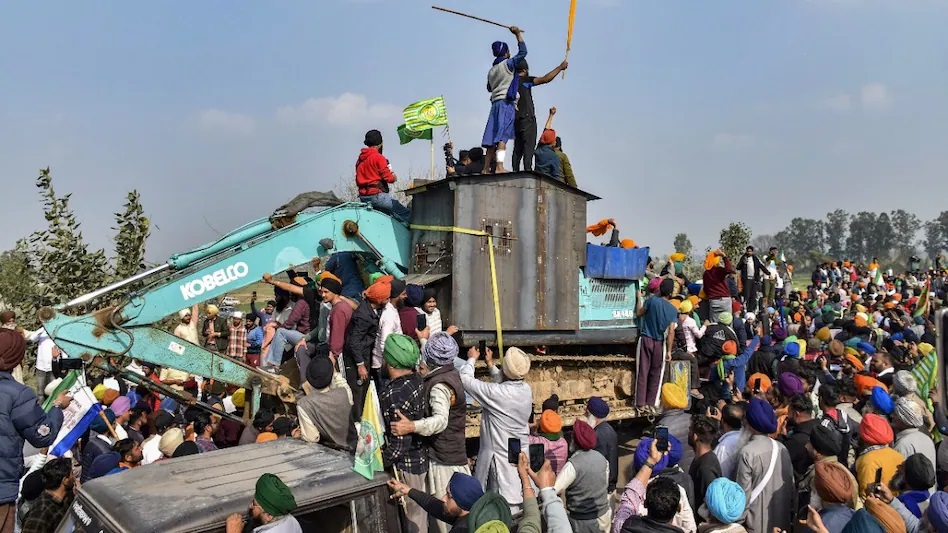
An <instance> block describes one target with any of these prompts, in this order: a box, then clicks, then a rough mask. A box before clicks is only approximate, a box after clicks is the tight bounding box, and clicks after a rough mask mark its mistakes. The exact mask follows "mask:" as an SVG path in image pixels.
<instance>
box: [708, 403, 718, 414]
mask: <svg viewBox="0 0 948 533" xmlns="http://www.w3.org/2000/svg"><path fill="white" fill-rule="evenodd" d="M709 409H710V410H711V414H712V415H714V416H717V415H718V408H717V407H715V406H713V405H712V406H711V407H710V408H709Z"/></svg>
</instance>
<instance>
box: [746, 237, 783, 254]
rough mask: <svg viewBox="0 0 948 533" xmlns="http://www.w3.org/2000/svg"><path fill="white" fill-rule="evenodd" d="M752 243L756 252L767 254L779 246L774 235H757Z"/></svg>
mask: <svg viewBox="0 0 948 533" xmlns="http://www.w3.org/2000/svg"><path fill="white" fill-rule="evenodd" d="M750 243H751V246H753V247H754V249H755V250H758V251H761V252H766V251H768V250H770V247H771V246H777V239H776V238H775V237H774V236H773V235H757V236H755V237H754V238H753V239H751V242H750Z"/></svg>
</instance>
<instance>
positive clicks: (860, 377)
mask: <svg viewBox="0 0 948 533" xmlns="http://www.w3.org/2000/svg"><path fill="white" fill-rule="evenodd" d="M853 383H855V385H856V392H857V393H858V394H859V395H860V396H863V395H865V394H869V393H870V392H872V389H873V388H875V387H882V388H883V389H885V391H886V392H889V388H888V387H886V386H885V384H884V383H882V382H881V381H879V380H878V379H876V378H874V377H872V376H868V375H866V374H856V375H855V376H853Z"/></svg>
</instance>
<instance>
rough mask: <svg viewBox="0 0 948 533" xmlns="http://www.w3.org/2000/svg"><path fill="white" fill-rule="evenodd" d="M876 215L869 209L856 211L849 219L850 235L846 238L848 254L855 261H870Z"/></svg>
mask: <svg viewBox="0 0 948 533" xmlns="http://www.w3.org/2000/svg"><path fill="white" fill-rule="evenodd" d="M875 227H876V215H875V213H870V212H868V211H860V212H858V213H856V214H855V215H854V216H853V217H852V218H851V219H850V221H849V236H848V237H847V238H846V255H848V256H849V257H850V258H851V259H853V260H855V261H868V260H869V259H871V258H872V257H873V256H872V251H871V249H872V241H873V238H874V237H873V231H874V230H875Z"/></svg>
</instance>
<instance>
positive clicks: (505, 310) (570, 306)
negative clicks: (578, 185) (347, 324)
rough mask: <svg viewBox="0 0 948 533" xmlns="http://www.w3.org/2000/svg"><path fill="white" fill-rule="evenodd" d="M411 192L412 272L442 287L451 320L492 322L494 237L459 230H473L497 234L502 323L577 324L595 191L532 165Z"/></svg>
mask: <svg viewBox="0 0 948 533" xmlns="http://www.w3.org/2000/svg"><path fill="white" fill-rule="evenodd" d="M407 193H408V194H409V195H410V196H411V197H412V227H413V231H412V254H413V257H412V263H411V268H410V274H411V276H410V278H411V279H412V281H413V282H415V283H422V284H427V285H430V286H434V287H436V288H437V289H438V301H439V307H440V309H441V312H442V314H443V315H444V320H445V324H448V323H451V324H455V325H457V326H458V327H459V328H461V330H462V331H465V332H473V331H483V332H490V331H493V330H494V329H495V321H494V301H493V294H492V290H491V267H490V257H489V254H488V250H487V247H488V239H487V237H484V236H475V235H470V234H466V233H463V230H476V231H483V232H487V233H489V234H491V235H492V236H493V248H494V260H495V268H496V275H497V284H498V289H499V300H500V302H499V303H500V310H501V318H502V321H501V326H502V328H503V330H504V331H505V332H507V331H511V332H518V331H519V332H529V331H537V332H552V331H576V330H578V329H579V272H580V267H582V266H584V264H585V257H586V252H585V250H586V202H587V201H589V200H597V199H598V197H596V196H593V195H591V194H589V193H586V192H583V191H581V190H579V189H575V188H572V187H569V186H568V185H566V184H565V183H562V182H560V181H558V180H556V179H553V178H550V177H547V176H544V175H541V174H537V173H534V172H513V173H507V174H497V175H473V176H458V177H452V178H447V179H444V180H440V181H435V182H429V183H426V184H424V185H421V186H418V187H415V188H413V189H410V190H408V191H407ZM417 226H422V227H426V226H427V227H432V226H438V227H450V228H456V230H455V231H453V232H448V231H434V230H431V229H415V228H416V227H417ZM458 230H460V231H458Z"/></svg>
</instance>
